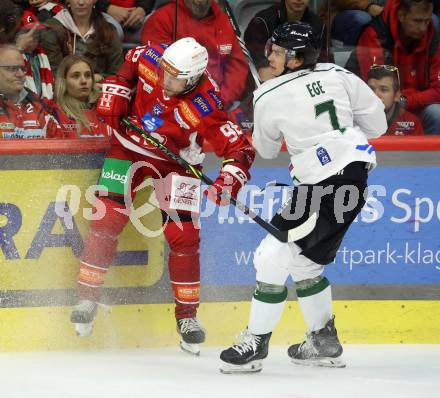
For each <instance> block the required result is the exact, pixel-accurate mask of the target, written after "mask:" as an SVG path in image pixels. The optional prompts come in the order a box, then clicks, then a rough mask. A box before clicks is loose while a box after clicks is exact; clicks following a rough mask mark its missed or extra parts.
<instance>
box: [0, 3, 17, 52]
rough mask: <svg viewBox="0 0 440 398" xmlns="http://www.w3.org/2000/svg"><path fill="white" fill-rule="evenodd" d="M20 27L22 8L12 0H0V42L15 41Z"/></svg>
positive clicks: (9, 42)
mask: <svg viewBox="0 0 440 398" xmlns="http://www.w3.org/2000/svg"><path fill="white" fill-rule="evenodd" d="M19 29H20V8H19V7H17V6H16V5H15V4H14V3H13V2H12V1H11V0H2V1H1V2H0V44H11V43H14V42H15V35H16V34H17V32H18V30H19Z"/></svg>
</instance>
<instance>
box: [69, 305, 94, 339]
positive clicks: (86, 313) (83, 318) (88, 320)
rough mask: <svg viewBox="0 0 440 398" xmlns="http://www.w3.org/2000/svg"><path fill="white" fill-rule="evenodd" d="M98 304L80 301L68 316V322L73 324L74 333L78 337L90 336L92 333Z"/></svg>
mask: <svg viewBox="0 0 440 398" xmlns="http://www.w3.org/2000/svg"><path fill="white" fill-rule="evenodd" d="M97 309H98V304H97V303H95V302H94V301H90V300H80V301H79V303H78V304H77V305H76V306H75V308H74V310H73V311H72V314H71V315H70V322H72V323H74V324H75V331H76V334H77V336H79V337H87V336H90V335H91V334H92V332H93V320H94V319H95V315H96V310H97Z"/></svg>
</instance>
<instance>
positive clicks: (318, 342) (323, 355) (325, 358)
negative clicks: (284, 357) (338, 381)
mask: <svg viewBox="0 0 440 398" xmlns="http://www.w3.org/2000/svg"><path fill="white" fill-rule="evenodd" d="M287 354H288V355H289V357H290V358H291V359H292V362H293V363H295V364H300V365H306V366H324V367H330V368H344V367H345V362H344V361H343V360H342V358H341V355H342V346H341V344H340V342H339V339H338V335H337V331H336V329H335V317H334V316H333V318H332V319H330V320H329V321H328V322H327V324H326V325H325V326H324V327H323V328H322V329H320V330H317V331H314V332H311V333H307V334H306V340H305V341H303V342H302V343H301V344H294V345H291V346H290V347H289V349H288V350H287Z"/></svg>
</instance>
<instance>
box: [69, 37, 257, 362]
mask: <svg viewBox="0 0 440 398" xmlns="http://www.w3.org/2000/svg"><path fill="white" fill-rule="evenodd" d="M165 48H166V47H165V46H159V45H158V46H151V47H146V46H144V47H137V48H134V49H132V50H131V51H129V52H128V54H127V56H126V61H125V63H124V65H123V66H122V67H121V69H120V71H119V73H118V75H117V76H111V77H108V78H107V79H106V80H105V82H104V84H103V93H102V96H101V98H100V101H99V103H98V111H99V112H100V114H101V115H102V116H104V117H105V119H106V121H107V122H108V123H109V124H110V125H112V126H113V127H114V128H115V129H117V130H118V131H116V132H114V135H113V138H112V148H111V150H110V152H109V153H108V154H107V156H106V159H105V162H104V166H103V170H102V173H101V178H100V182H99V183H100V185H103V186H104V187H106V188H107V189H108V196H106V197H100V200H101V201H102V202H103V203H104V204H105V205H106V214H105V216H104V217H103V218H102V219H101V220H97V221H92V223H91V230H90V233H89V237H88V239H87V241H86V244H85V249H84V252H83V254H82V258H81V264H80V275H79V296H80V301H79V303H78V305H77V306H76V308H75V309H74V311H73V312H72V315H71V321H72V322H73V323H75V324H76V329H77V332H78V333H79V334H81V333H82V334H87V333H90V332H91V327H92V322H93V318H94V316H95V313H96V309H97V304H96V303H97V301H98V300H99V297H100V287H101V286H102V285H103V283H104V275H105V273H106V272H107V269H108V267H109V265H110V263H111V261H112V257H113V254H114V253H115V249H116V245H117V237H118V235H119V234H120V232H121V231H122V229H123V228H124V226H125V225H126V223H127V222H128V220H129V216H128V215H127V212H126V211H125V204H124V194H125V198H126V197H127V196H128V197H130V195H131V196H133V195H134V193H133V192H134V188H135V187H136V186H138V185H139V183H141V182H142V180H143V179H144V177H146V176H151V177H153V179H154V183H155V191H156V196H157V197H158V201H159V204H160V207H161V210H162V215H163V220H164V235H165V238H166V240H167V241H168V244H169V247H170V254H169V258H168V268H169V274H170V279H171V286H172V289H173V292H174V298H175V303H176V308H175V316H176V320H177V331H178V332H179V334H180V335H181V339H182V341H181V347H182V348H183V349H184V350H187V351H190V352H192V353H195V354H197V353H198V352H199V348H198V344H199V343H202V342H203V341H204V340H205V331H204V329H203V327H202V326H201V324H200V322H199V321H198V320H197V318H196V312H197V308H198V306H199V299H200V294H199V290H200V264H199V246H200V244H199V243H200V235H199V228H198V223H197V217H198V216H197V215H198V212H199V206H200V181H199V180H198V179H195V178H193V177H192V175H190V174H189V173H188V172H187V171H185V170H184V169H183V168H182V167H181V166H179V165H178V164H177V163H175V162H174V161H171V160H170V159H168V158H167V157H166V156H165V155H164V154H163V153H162V152H160V151H158V150H157V149H155V148H154V147H152V146H151V145H149V144H148V142H146V141H145V139H144V138H142V137H141V136H139V135H138V134H137V133H136V132H134V131H132V130H130V129H127V131H123V130H124V129H122V128H121V127H120V124H119V123H120V122H119V118H120V116H126V115H128V114H131V115H133V117H132V119H131V120H132V121H133V122H135V123H136V124H138V125H139V126H141V127H142V128H143V129H144V130H145V131H146V133H148V134H151V135H153V136H154V137H155V138H156V139H158V140H160V141H161V142H163V143H165V145H166V146H167V147H168V148H169V149H171V150H172V151H174V152H175V153H178V154H179V155H180V156H181V157H182V158H183V159H185V160H186V161H187V162H189V163H190V164H191V165H193V166H194V167H196V168H198V167H200V166H201V163H202V161H203V159H204V156H205V155H204V154H203V152H202V145H203V141H204V140H205V139H206V140H207V141H209V142H210V144H211V145H212V147H213V149H214V151H215V153H216V154H217V155H218V156H220V157H224V159H225V160H224V161H223V167H222V169H221V170H220V174H219V176H218V177H217V179H216V180H215V181H214V183H213V184H212V185H211V186H210V187H209V189H208V190H207V195H208V197H209V198H210V199H211V200H214V201H216V202H217V203H219V204H222V203H223V200H224V199H223V198H222V195H221V192H222V191H223V190H224V189H227V190H228V191H229V192H230V193H231V195H232V196H236V195H237V193H238V191H239V190H240V188H241V187H242V186H243V185H244V184H245V183H246V181H247V180H248V179H249V177H250V176H249V172H248V170H249V168H250V166H251V164H252V162H253V159H254V156H255V152H254V150H253V149H252V146H251V145H250V144H249V143H248V142H247V140H246V138H245V137H244V135H243V134H242V132H241V130H240V129H239V128H238V127H237V126H236V125H234V124H233V123H232V122H230V121H229V120H228V119H227V115H226V112H225V110H224V109H223V108H224V107H223V103H222V100H221V94H220V91H219V89H218V87H217V86H216V84H215V82H214V81H213V80H212V79H211V77H210V75H209V74H208V72H207V71H206V67H207V65H208V53H207V51H206V49H205V47H203V46H201V45H200V44H199V43H198V42H197V41H195V40H194V39H193V38H183V39H180V40H178V41H176V42H175V43H173V44H172V45H171V46H169V47H168V48H166V49H165ZM134 88H136V95H135V97H134V98H133V100H132V101H131V93H132V91H133V89H134ZM140 161H142V162H143V163H142V167H141V168H137V166H138V165H139V163H138V164H136V162H140ZM132 165H133V167H132ZM134 168H137V171H136V172H135V173H134V174H133V175H132V174H131V171H130V170H133V169H134Z"/></svg>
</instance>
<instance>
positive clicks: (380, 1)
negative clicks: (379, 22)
mask: <svg viewBox="0 0 440 398" xmlns="http://www.w3.org/2000/svg"><path fill="white" fill-rule="evenodd" d="M385 1H386V0H327V1H326V2H324V3H323V4H322V6H321V7H320V10H319V16H320V17H321V18H322V20H323V21H325V22H326V23H328V24H329V25H330V26H331V37H332V38H333V39H336V40H338V41H339V42H340V43H341V44H343V45H345V46H351V47H354V46H355V45H356V43H357V40H358V38H359V35H360V33H361V31H362V28H363V27H364V26H365V25H367V24H368V23H369V22H370V21H371V19H372V18H374V17H377V16H378V15H380V14H381V13H382V11H383V8H384V5H385Z"/></svg>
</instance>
